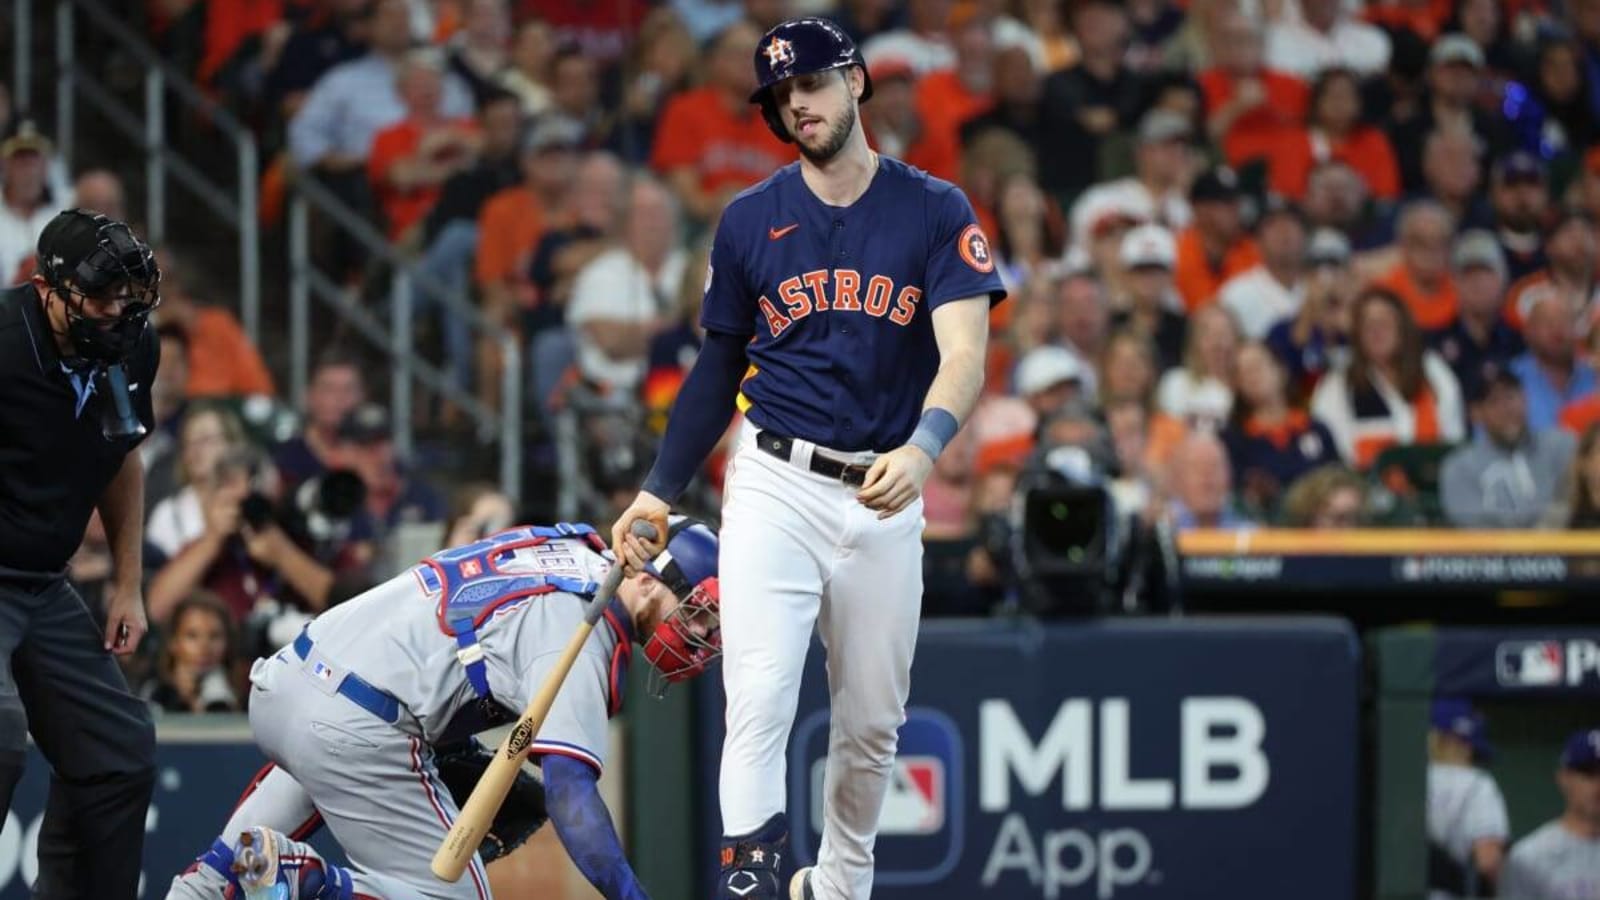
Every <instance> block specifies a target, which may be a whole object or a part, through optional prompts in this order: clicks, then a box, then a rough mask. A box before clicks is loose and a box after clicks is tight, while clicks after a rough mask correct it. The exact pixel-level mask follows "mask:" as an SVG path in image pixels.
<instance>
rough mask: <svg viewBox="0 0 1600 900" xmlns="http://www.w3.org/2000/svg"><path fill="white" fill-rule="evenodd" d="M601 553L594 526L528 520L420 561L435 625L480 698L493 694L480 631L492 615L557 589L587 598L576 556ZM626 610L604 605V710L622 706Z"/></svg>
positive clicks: (589, 587)
mask: <svg viewBox="0 0 1600 900" xmlns="http://www.w3.org/2000/svg"><path fill="white" fill-rule="evenodd" d="M587 553H595V554H599V555H601V556H605V555H606V545H605V541H603V540H602V539H601V538H600V536H599V534H597V533H596V532H595V530H594V528H592V527H591V526H588V525H581V524H579V525H574V524H569V523H565V522H562V523H558V524H556V525H553V526H550V527H544V526H528V527H523V528H513V529H510V530H507V531H502V532H499V533H497V534H492V535H490V536H488V537H486V538H484V539H483V540H480V541H475V542H473V543H471V544H466V545H464V546H461V547H452V548H450V549H448V550H444V551H441V552H439V553H436V554H434V555H433V556H430V557H428V558H427V559H425V560H423V561H422V563H421V564H420V565H418V566H416V567H415V568H413V569H412V574H413V575H415V576H416V578H417V581H418V583H420V584H421V585H422V588H423V590H425V591H426V592H427V593H428V595H429V596H430V597H433V598H435V600H436V602H437V607H436V612H437V620H438V623H439V630H440V631H442V632H444V633H445V634H446V635H448V636H449V637H451V638H453V639H454V640H455V642H456V659H458V660H460V662H461V665H462V667H463V668H464V669H466V672H467V682H468V683H469V684H471V685H472V691H473V693H474V694H476V695H477V696H478V697H479V698H481V699H484V700H492V699H493V694H492V693H491V692H490V690H489V674H488V667H487V666H486V665H485V663H484V653H483V646H482V645H481V644H480V643H479V635H480V633H481V632H482V631H483V630H484V628H486V627H489V626H491V625H492V624H493V622H494V620H495V619H496V618H497V617H498V616H499V615H500V614H501V613H505V612H510V611H512V610H514V609H515V608H516V607H517V606H519V605H521V604H523V603H528V602H532V601H533V600H534V599H535V598H537V597H540V596H542V595H544V594H550V593H555V592H558V591H559V592H562V593H567V594H574V595H576V596H579V597H584V598H588V597H592V596H594V594H595V592H596V591H598V590H599V589H600V584H599V582H596V581H592V580H589V579H588V578H587V577H585V576H584V573H586V571H587V569H588V566H587V565H585V564H583V563H582V562H580V561H579V560H577V559H575V558H574V557H575V555H577V554H587ZM528 556H533V557H534V558H536V559H537V558H538V557H539V556H545V557H546V559H547V560H548V561H549V569H550V571H548V572H544V573H528V572H511V571H504V570H503V567H506V566H507V565H508V564H510V563H511V562H512V561H513V560H518V559H523V558H526V557H528ZM624 618H625V614H624V613H623V611H622V610H621V609H620V608H619V606H618V604H616V603H615V602H613V605H612V606H611V608H609V609H607V610H606V611H605V620H606V624H607V625H608V626H609V627H610V628H611V631H612V634H613V635H614V636H615V638H616V649H615V650H613V651H612V654H611V664H610V667H609V670H610V677H609V679H608V681H609V685H608V687H609V690H608V694H609V696H610V703H609V704H608V707H609V708H608V709H607V714H608V715H611V716H614V715H616V714H617V712H618V711H619V710H620V709H621V708H622V686H623V683H624V681H625V680H626V678H627V673H628V664H629V662H630V661H631V660H632V657H633V643H632V641H631V640H630V638H629V629H628V628H627V627H626V625H625V622H624Z"/></svg>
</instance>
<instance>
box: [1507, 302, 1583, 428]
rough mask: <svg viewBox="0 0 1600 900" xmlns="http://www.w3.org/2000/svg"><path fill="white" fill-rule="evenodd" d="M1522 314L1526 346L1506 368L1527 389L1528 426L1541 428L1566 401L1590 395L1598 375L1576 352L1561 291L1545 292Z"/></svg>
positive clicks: (1568, 309)
mask: <svg viewBox="0 0 1600 900" xmlns="http://www.w3.org/2000/svg"><path fill="white" fill-rule="evenodd" d="M1527 315H1528V319H1527V322H1526V324H1525V325H1524V327H1523V330H1522V336H1523V339H1524V340H1526V341H1527V343H1528V349H1527V351H1526V352H1524V353H1523V354H1522V355H1521V356H1518V357H1517V358H1516V359H1513V360H1512V361H1511V365H1510V369H1511V371H1512V372H1514V373H1516V376H1517V377H1518V378H1519V379H1521V380H1522V388H1523V390H1524V391H1525V392H1526V393H1527V398H1528V426H1529V427H1530V428H1533V429H1535V430H1537V431H1543V430H1545V429H1547V428H1553V427H1555V425H1556V424H1557V423H1558V422H1559V421H1560V419H1561V414H1562V412H1563V411H1564V410H1565V409H1566V408H1567V407H1568V406H1570V405H1572V404H1574V403H1577V402H1579V401H1582V400H1585V399H1587V398H1588V397H1590V396H1592V395H1593V394H1594V393H1595V390H1596V388H1597V387H1600V380H1597V379H1596V376H1595V370H1594V369H1593V368H1591V367H1590V366H1589V364H1588V363H1587V362H1585V361H1584V360H1582V359H1580V358H1579V357H1578V355H1577V353H1576V349H1575V348H1576V344H1577V338H1576V335H1575V334H1574V328H1573V321H1574V317H1573V311H1572V302H1571V301H1570V300H1568V299H1567V297H1566V295H1564V294H1560V293H1555V292H1548V293H1545V294H1544V295H1543V296H1540V297H1538V298H1536V299H1535V300H1534V301H1533V303H1532V308H1531V309H1530V310H1529V311H1528V314H1527Z"/></svg>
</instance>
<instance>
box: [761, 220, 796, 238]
mask: <svg viewBox="0 0 1600 900" xmlns="http://www.w3.org/2000/svg"><path fill="white" fill-rule="evenodd" d="M799 227H800V223H799V222H796V223H794V224H793V225H785V226H783V227H782V228H768V229H767V240H770V241H775V240H777V239H778V238H781V237H783V236H784V235H786V234H788V233H789V232H791V231H793V230H795V229H796V228H799Z"/></svg>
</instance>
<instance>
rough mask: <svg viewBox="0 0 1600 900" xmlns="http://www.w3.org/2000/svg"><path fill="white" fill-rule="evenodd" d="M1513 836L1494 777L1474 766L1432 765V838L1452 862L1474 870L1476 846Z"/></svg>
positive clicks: (1443, 897)
mask: <svg viewBox="0 0 1600 900" xmlns="http://www.w3.org/2000/svg"><path fill="white" fill-rule="evenodd" d="M1510 833H1511V823H1510V820H1509V819H1508V818H1507V816H1506V801H1505V798H1504V797H1503V796H1501V794H1500V786H1499V785H1498V784H1496V783H1495V780H1494V777H1493V776H1491V775H1490V774H1489V773H1488V772H1485V771H1483V770H1481V769H1475V768H1472V767H1471V766H1457V765H1451V764H1448V763H1431V764H1430V765H1429V766H1428V839H1429V840H1431V841H1433V842H1434V843H1436V844H1438V845H1439V846H1441V847H1443V848H1444V849H1445V850H1446V851H1448V852H1449V854H1450V857H1451V858H1452V859H1454V860H1455V861H1456V862H1457V863H1460V864H1461V865H1462V866H1466V867H1470V866H1471V864H1472V846H1473V845H1474V844H1476V843H1477V842H1478V841H1481V840H1484V839H1486V838H1488V839H1500V840H1505V839H1506V837H1508V836H1509V835H1510ZM1453 896H1454V895H1452V894H1450V893H1447V892H1445V891H1437V890H1436V891H1430V892H1429V893H1428V898H1429V900H1452V898H1453Z"/></svg>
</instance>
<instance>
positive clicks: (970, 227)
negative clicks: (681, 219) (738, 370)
mask: <svg viewBox="0 0 1600 900" xmlns="http://www.w3.org/2000/svg"><path fill="white" fill-rule="evenodd" d="M1005 293H1006V292H1005V288H1004V287H1003V286H1002V285H1001V283H1000V276H999V275H998V274H997V273H996V272H995V264H994V256H993V253H992V251H991V250H990V248H989V241H988V239H987V238H986V237H985V236H984V234H983V231H982V230H981V229H980V228H979V227H978V220H977V216H976V215H975V214H974V213H973V211H972V204H970V203H968V202H967V198H966V195H964V194H963V193H961V191H960V189H959V188H957V187H955V186H954V185H952V184H950V183H949V182H947V181H941V180H939V179H937V178H934V177H932V176H930V175H928V174H927V173H925V172H923V171H921V170H920V169H916V168H913V167H911V166H908V165H906V164H905V163H902V162H900V161H899V160H895V159H890V158H889V157H886V156H880V157H879V164H878V171H877V174H876V175H875V176H874V177H873V179H872V183H871V184H870V185H869V186H868V187H867V191H866V193H865V194H863V195H862V196H861V197H860V199H858V200H856V202H855V203H852V204H851V205H849V206H847V207H837V206H828V205H826V204H824V203H823V202H822V201H821V200H819V199H817V196H816V195H815V194H813V193H812V192H811V189H810V188H809V187H807V186H806V183H805V180H804V178H802V177H801V175H800V164H799V163H792V164H790V165H788V166H785V167H784V168H782V169H779V170H778V171H777V172H776V173H774V174H773V175H772V177H770V178H768V179H767V180H766V181H763V182H761V183H760V184H758V185H755V186H754V187H751V188H750V189H748V190H746V191H745V192H744V193H742V194H740V195H739V196H737V197H735V198H734V199H733V202H732V203H730V204H729V205H728V208H727V210H725V211H724V212H723V214H722V221H721V223H720V224H718V226H717V235H716V239H715V241H714V243H713V244H712V248H711V265H710V268H709V270H708V271H707V272H706V292H705V301H704V303H703V305H702V307H701V312H700V321H701V324H702V325H704V326H705V328H706V329H707V330H708V331H721V332H725V333H727V334H733V335H740V336H743V335H749V336H750V337H751V340H750V345H749V348H748V354H749V357H750V368H749V371H748V372H747V373H746V375H745V377H744V380H743V381H742V382H741V384H740V390H739V399H738V404H739V409H740V410H741V411H742V412H744V414H745V415H746V416H747V417H748V418H749V419H750V420H751V421H752V422H754V423H755V424H756V425H758V426H760V427H761V428H765V429H771V430H773V431H776V432H779V433H782V434H784V435H788V436H790V437H798V438H803V439H805V440H808V441H812V442H815V443H817V444H820V445H822V446H824V447H832V448H835V449H839V450H849V451H858V450H876V451H885V450H891V449H893V448H895V447H898V446H900V445H902V444H904V443H905V441H906V439H907V438H908V437H910V436H911V432H912V431H913V430H914V429H915V428H916V424H917V420H918V418H919V417H920V416H921V414H922V402H923V400H924V398H925V397H926V395H927V392H928V386H929V385H930V384H932V383H933V376H934V374H935V373H936V372H937V371H938V368H939V349H938V346H937V344H936V343H935V342H934V337H933V319H932V310H933V309H934V308H935V307H937V306H939V305H940V304H941V303H947V302H949V301H952V300H961V299H963V298H967V297H979V296H985V295H986V296H988V297H989V301H990V303H991V304H994V303H998V302H1000V300H1002V299H1003V298H1004V297H1005Z"/></svg>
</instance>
